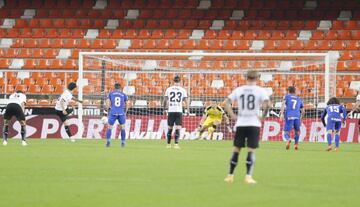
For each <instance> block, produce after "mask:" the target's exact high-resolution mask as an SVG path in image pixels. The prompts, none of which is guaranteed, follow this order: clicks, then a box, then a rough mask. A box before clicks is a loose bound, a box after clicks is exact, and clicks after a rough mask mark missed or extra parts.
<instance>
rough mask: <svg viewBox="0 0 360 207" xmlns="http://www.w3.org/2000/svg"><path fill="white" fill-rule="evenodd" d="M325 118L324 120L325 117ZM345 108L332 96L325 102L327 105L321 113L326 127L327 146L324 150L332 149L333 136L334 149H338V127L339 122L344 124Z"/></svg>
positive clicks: (339, 125) (339, 126)
mask: <svg viewBox="0 0 360 207" xmlns="http://www.w3.org/2000/svg"><path fill="white" fill-rule="evenodd" d="M326 116H327V119H326V121H325V117H326ZM345 120H346V109H345V107H344V106H343V105H341V104H340V101H339V99H337V98H335V97H332V98H330V99H329V101H328V102H327V106H326V108H325V109H324V111H323V113H322V114H321V121H322V123H323V125H324V127H326V138H327V142H328V148H327V149H326V151H331V150H332V144H331V142H332V139H333V137H334V136H335V150H338V149H339V145H340V129H341V123H343V124H345Z"/></svg>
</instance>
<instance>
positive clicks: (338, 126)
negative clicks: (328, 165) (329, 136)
mask: <svg viewBox="0 0 360 207" xmlns="http://www.w3.org/2000/svg"><path fill="white" fill-rule="evenodd" d="M340 129H341V122H336V123H335V131H334V133H335V135H334V136H335V138H334V139H335V150H338V149H339V146H340Z"/></svg>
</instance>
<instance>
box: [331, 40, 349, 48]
mask: <svg viewBox="0 0 360 207" xmlns="http://www.w3.org/2000/svg"><path fill="white" fill-rule="evenodd" d="M345 48H346V44H345V42H344V41H341V40H338V41H336V42H334V43H333V45H332V46H331V49H332V50H343V49H345Z"/></svg>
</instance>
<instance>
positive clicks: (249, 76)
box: [246, 70, 259, 80]
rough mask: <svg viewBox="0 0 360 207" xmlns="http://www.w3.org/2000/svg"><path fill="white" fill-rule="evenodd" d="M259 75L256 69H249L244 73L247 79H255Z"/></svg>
mask: <svg viewBox="0 0 360 207" xmlns="http://www.w3.org/2000/svg"><path fill="white" fill-rule="evenodd" d="M258 77H259V74H258V73H257V72H256V70H249V71H248V72H247V73H246V79H248V80H256V79H257V78H258Z"/></svg>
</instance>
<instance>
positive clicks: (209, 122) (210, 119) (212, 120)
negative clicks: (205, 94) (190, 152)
mask: <svg viewBox="0 0 360 207" xmlns="http://www.w3.org/2000/svg"><path fill="white" fill-rule="evenodd" d="M223 118H224V119H225V121H226V126H227V129H228V131H229V132H231V131H232V130H231V128H230V120H229V117H228V116H227V115H226V113H225V111H224V110H223V109H222V108H221V107H220V106H219V104H217V102H216V100H212V101H211V105H210V106H208V107H207V108H206V109H205V111H204V115H203V117H202V119H201V121H200V124H199V127H198V128H197V131H198V132H197V134H196V136H197V139H201V136H202V134H203V133H204V131H205V130H206V129H207V131H208V133H209V135H210V138H211V136H212V134H213V132H214V131H215V130H216V128H217V127H218V126H219V125H220V124H221V121H222V119H223Z"/></svg>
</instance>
